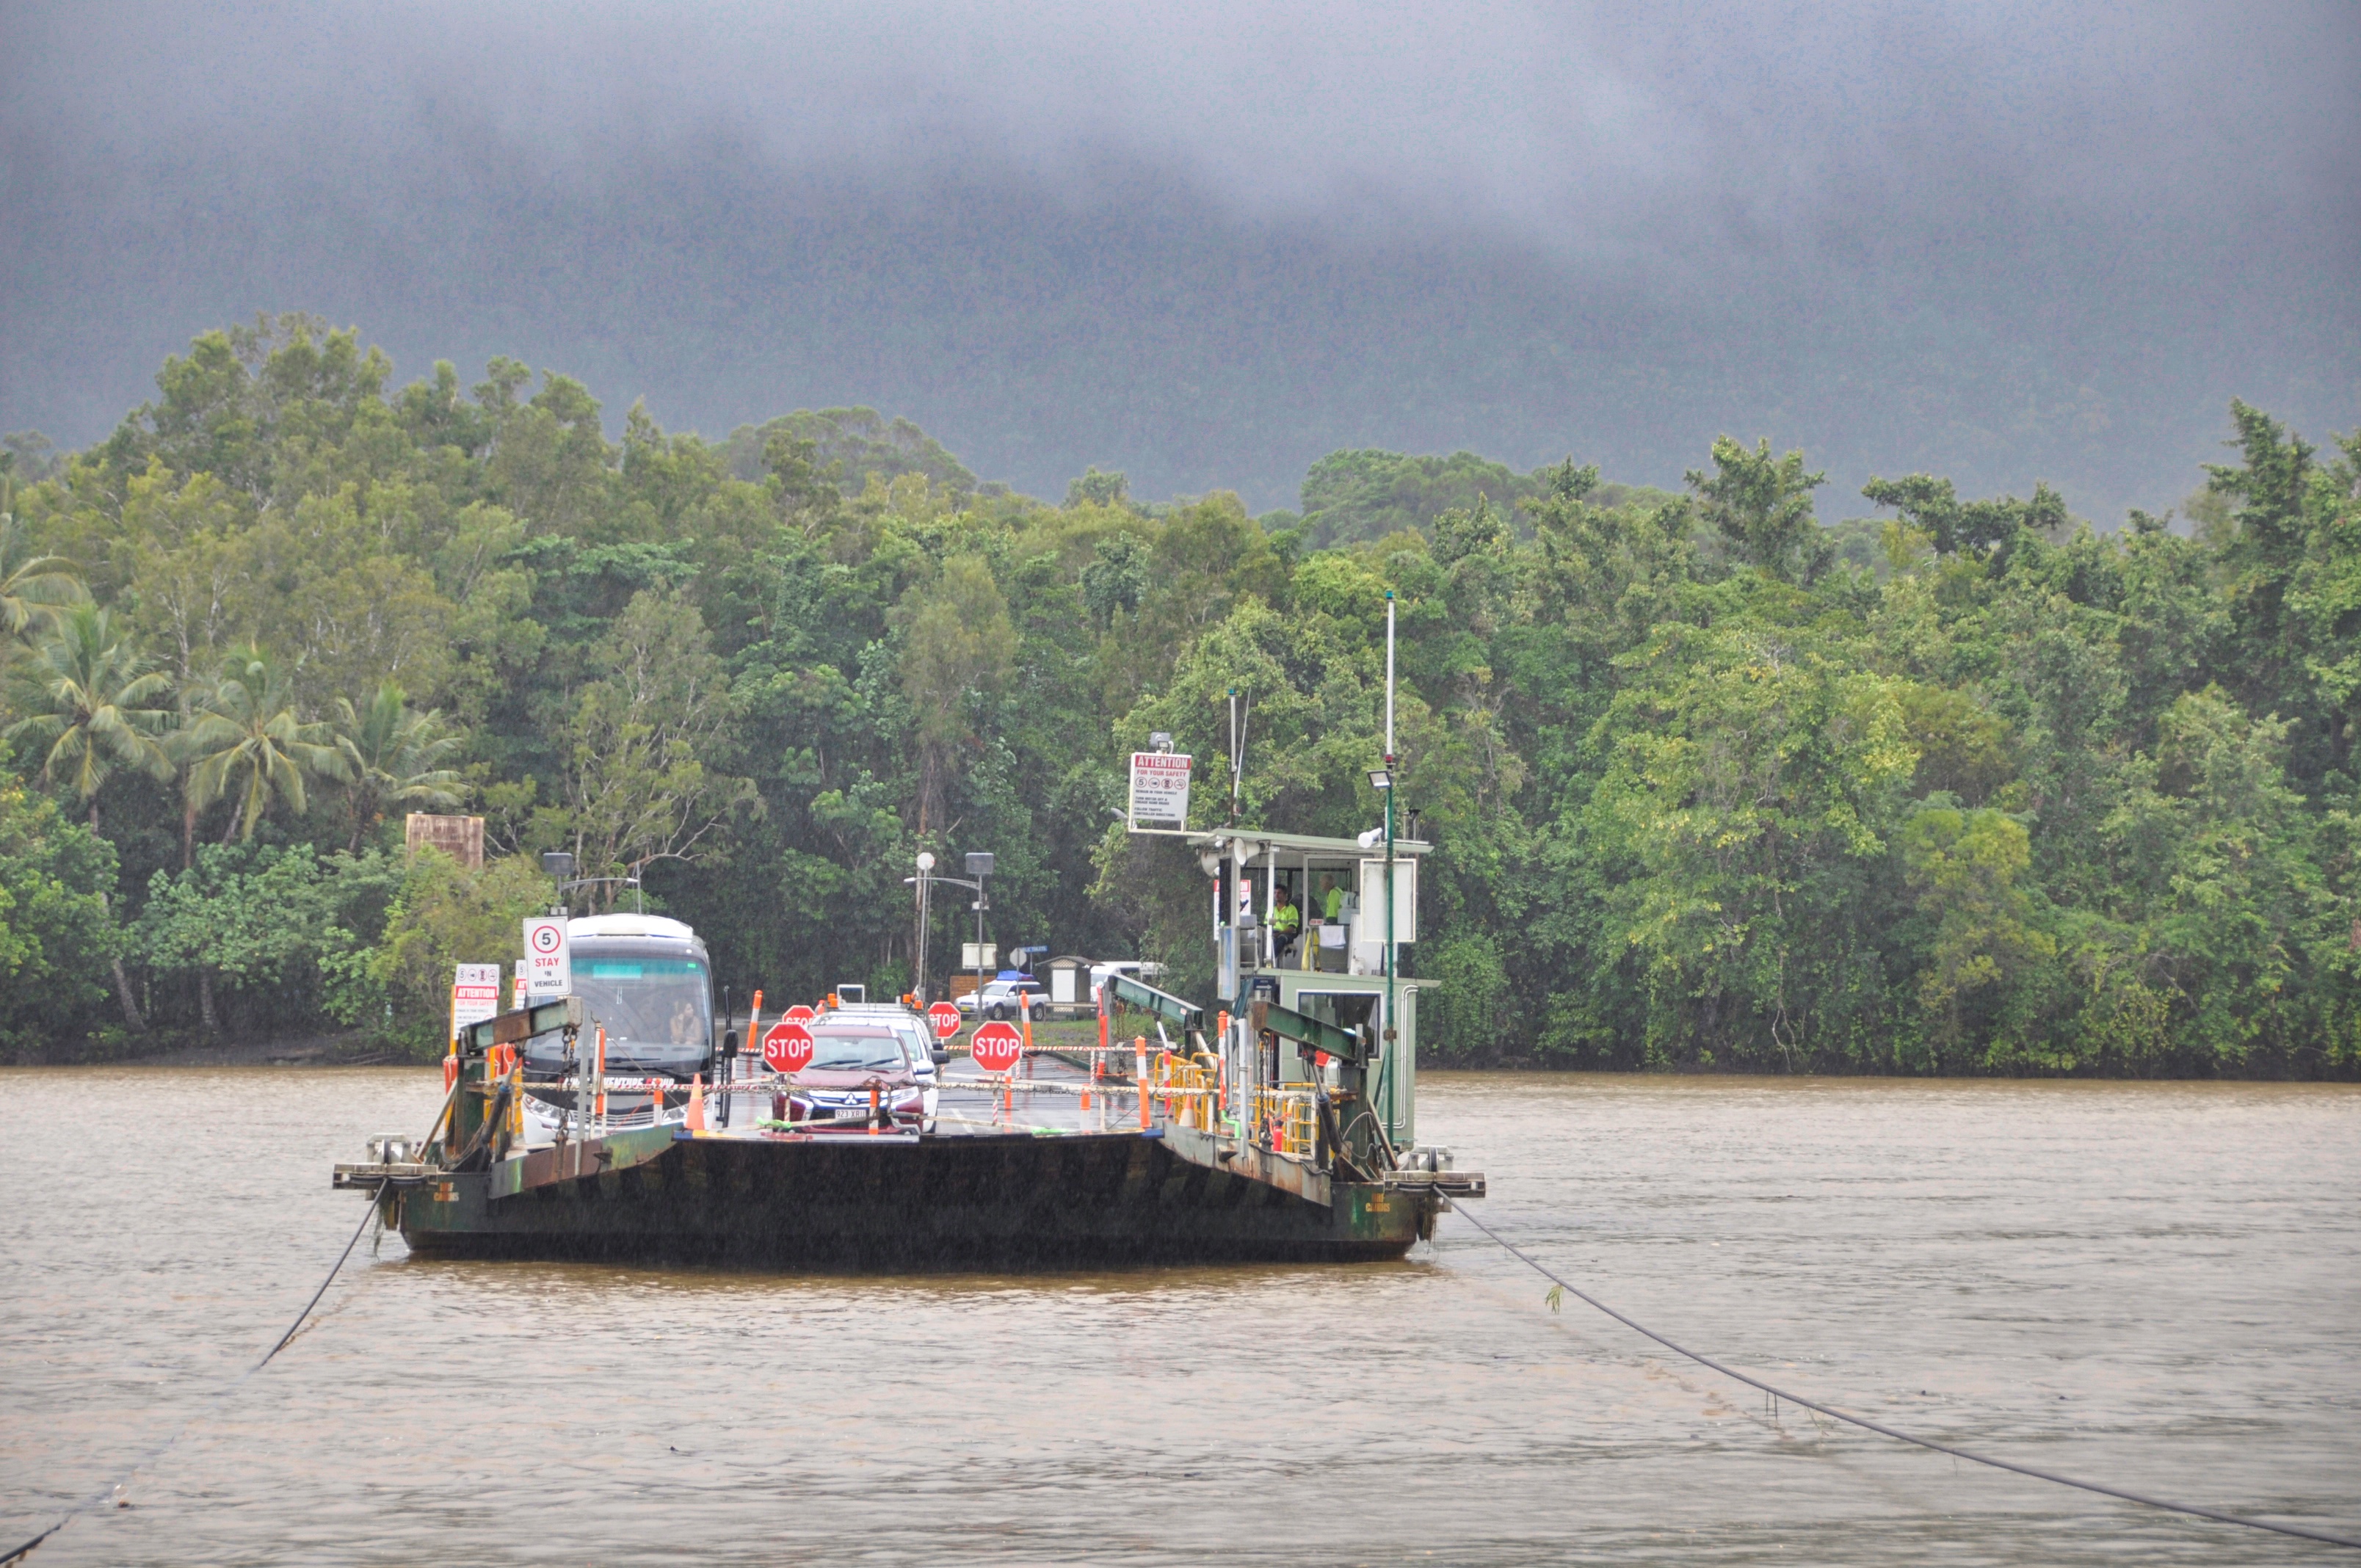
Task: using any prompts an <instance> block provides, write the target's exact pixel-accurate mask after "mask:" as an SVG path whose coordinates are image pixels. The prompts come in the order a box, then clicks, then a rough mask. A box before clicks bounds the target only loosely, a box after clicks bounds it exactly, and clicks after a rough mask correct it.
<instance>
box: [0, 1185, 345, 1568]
mask: <svg viewBox="0 0 2361 1568" xmlns="http://www.w3.org/2000/svg"><path fill="white" fill-rule="evenodd" d="M387 1185H388V1184H387V1183H385V1182H382V1181H380V1182H379V1183H378V1188H377V1191H376V1192H374V1193H373V1194H371V1195H370V1198H369V1206H368V1212H366V1213H364V1214H362V1215H361V1223H359V1224H357V1225H356V1226H354V1227H353V1234H352V1236H351V1239H349V1240H347V1241H346V1243H345V1250H344V1251H342V1252H340V1253H338V1254H337V1255H336V1261H335V1263H334V1264H332V1265H330V1266H329V1268H328V1274H327V1277H326V1278H324V1279H323V1280H321V1281H320V1288H318V1289H317V1290H314V1291H313V1292H312V1299H310V1300H308V1301H306V1302H304V1303H303V1310H302V1311H300V1312H298V1313H296V1314H295V1321H293V1322H291V1323H290V1324H288V1325H287V1332H285V1333H283V1334H280V1336H279V1338H278V1341H277V1342H276V1343H273V1344H272V1345H271V1347H270V1348H269V1350H266V1351H264V1352H263V1353H262V1359H261V1360H259V1361H258V1362H256V1363H255V1364H254V1365H251V1366H249V1367H247V1369H246V1370H245V1371H244V1372H241V1373H239V1374H238V1375H237V1376H236V1378H235V1379H234V1380H233V1381H231V1382H230V1383H228V1384H227V1385H225V1387H222V1388H220V1389H219V1390H217V1391H216V1392H215V1393H214V1396H213V1398H210V1399H207V1400H206V1401H205V1402H204V1404H203V1406H202V1407H201V1408H200V1409H198V1410H197V1411H196V1412H195V1413H194V1414H193V1415H192V1416H190V1417H189V1419H188V1420H184V1421H182V1422H181V1424H180V1425H179V1426H178V1427H176V1428H174V1429H173V1431H172V1434H171V1435H170V1437H167V1438H165V1439H164V1440H163V1441H162V1442H159V1443H157V1444H156V1445H155V1446H154V1447H152V1448H150V1449H148V1451H147V1452H146V1453H142V1454H141V1455H140V1456H139V1457H138V1458H137V1459H135V1460H133V1461H132V1462H131V1463H130V1464H128V1465H126V1467H125V1468H124V1471H123V1474H122V1475H119V1476H117V1477H116V1478H115V1479H114V1480H112V1481H109V1482H108V1483H107V1484H106V1485H105V1486H102V1487H100V1488H99V1489H98V1490H97V1491H95V1492H93V1493H92V1494H91V1495H90V1496H89V1497H84V1498H83V1499H82V1501H81V1502H79V1503H76V1504H75V1505H74V1506H73V1507H71V1508H68V1509H67V1510H66V1511H65V1512H64V1513H63V1514H61V1515H60V1516H59V1519H58V1522H57V1523H55V1524H53V1525H51V1526H50V1527H49V1529H47V1530H43V1531H41V1533H40V1534H38V1535H37V1536H35V1537H33V1539H32V1540H30V1541H27V1542H25V1544H23V1545H22V1546H19V1547H17V1548H16V1550H15V1551H13V1552H8V1553H6V1554H5V1555H0V1568H8V1564H10V1563H19V1562H22V1561H23V1560H24V1559H25V1557H26V1555H27V1553H29V1552H31V1551H32V1550H33V1549H34V1548H35V1547H37V1546H38V1545H40V1544H41V1542H43V1541H47V1540H49V1537H51V1536H53V1535H55V1534H57V1533H58V1531H60V1530H63V1529H65V1528H66V1526H68V1525H70V1524H71V1523H72V1522H73V1521H74V1520H75V1519H77V1518H79V1517H80V1516H82V1514H85V1513H88V1512H89V1511H90V1510H91V1509H93V1508H96V1507H98V1505H99V1504H101V1503H103V1502H104V1501H105V1500H106V1499H107V1498H108V1497H111V1496H113V1495H114V1494H115V1492H117V1491H119V1490H121V1489H122V1487H123V1486H125V1485H126V1483H128V1482H129V1481H130V1479H131V1477H133V1476H134V1475H137V1474H139V1472H140V1471H142V1470H145V1469H146V1468H148V1466H149V1465H150V1464H155V1463H156V1461H157V1460H159V1459H160V1458H162V1457H163V1456H164V1454H165V1453H166V1451H168V1450H169V1449H170V1448H171V1446H172V1445H173V1444H174V1443H176V1442H180V1441H181V1439H182V1438H183V1437H186V1436H187V1435H188V1433H189V1429H190V1428H191V1427H192V1426H194V1425H196V1424H197V1422H198V1421H199V1420H203V1418H204V1417H205V1416H206V1415H207V1414H209V1413H210V1412H211V1411H212V1410H213V1409H214V1406H216V1405H218V1404H220V1403H221V1402H222V1401H223V1400H224V1399H226V1398H229V1397H230V1396H231V1395H232V1394H235V1393H236V1392H237V1391H238V1390H239V1389H240V1388H242V1387H245V1386H246V1384H247V1379H248V1378H251V1377H252V1376H254V1375H255V1374H256V1373H258V1372H259V1371H261V1370H262V1369H263V1368H264V1367H266V1366H268V1365H270V1358H271V1357H272V1356H274V1355H277V1354H279V1353H280V1351H282V1350H285V1349H286V1348H287V1344H288V1342H289V1341H291V1340H292V1339H293V1338H294V1337H295V1331H296V1330H298V1329H300V1328H302V1326H303V1323H304V1320H306V1319H308V1318H309V1317H311V1315H312V1309H313V1308H314V1307H316V1306H318V1305H319V1304H320V1298H321V1297H323V1296H325V1295H326V1294H327V1293H328V1287H329V1286H330V1285H332V1284H334V1283H335V1278H336V1276H337V1275H338V1274H340V1273H342V1272H343V1271H344V1266H345V1261H346V1259H347V1258H349V1257H351V1256H352V1255H353V1248H354V1247H356V1246H357V1245H360V1239H361V1233H362V1232H364V1231H366V1230H368V1226H369V1222H370V1221H371V1220H373V1219H375V1218H376V1217H377V1206H378V1203H379V1201H380V1200H382V1199H383V1198H384V1197H385V1190H386V1187H387Z"/></svg>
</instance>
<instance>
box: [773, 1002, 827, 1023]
mask: <svg viewBox="0 0 2361 1568" xmlns="http://www.w3.org/2000/svg"><path fill="white" fill-rule="evenodd" d="M782 1016H783V1017H785V1020H786V1021H787V1022H788V1023H790V1024H808V1023H810V1022H811V1021H812V1020H813V1019H815V1018H817V1017H818V1016H819V1014H817V1013H815V1012H813V1011H812V1010H811V1009H810V1008H808V1007H807V1006H805V1005H804V1004H803V1003H800V1002H798V1003H796V1004H795V1005H794V1006H793V1007H790V1008H788V1009H787V1010H786V1012H785V1014H782Z"/></svg>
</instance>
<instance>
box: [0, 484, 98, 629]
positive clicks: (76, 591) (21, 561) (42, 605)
mask: <svg viewBox="0 0 2361 1568" xmlns="http://www.w3.org/2000/svg"><path fill="white" fill-rule="evenodd" d="M88 598H90V595H89V593H88V592H87V591H86V590H85V589H84V588H83V587H82V569H81V568H80V567H78V566H76V565H74V564H73V563H72V562H71V561H69V560H67V559H66V558H65V557H64V556H62V555H42V554H36V553H35V552H34V549H33V538H32V535H31V534H30V533H29V532H27V531H26V528H25V525H24V524H23V523H22V522H21V521H18V520H17V518H16V483H15V481H13V480H11V479H8V478H5V477H0V634H5V635H6V636H9V637H17V636H21V635H23V634H24V633H25V632H26V631H27V630H28V629H30V628H32V627H33V626H35V625H36V624H37V623H39V622H42V621H54V620H56V619H57V618H58V612H59V609H60V607H61V606H64V605H70V604H76V603H80V602H82V601H85V600H87V599H88Z"/></svg>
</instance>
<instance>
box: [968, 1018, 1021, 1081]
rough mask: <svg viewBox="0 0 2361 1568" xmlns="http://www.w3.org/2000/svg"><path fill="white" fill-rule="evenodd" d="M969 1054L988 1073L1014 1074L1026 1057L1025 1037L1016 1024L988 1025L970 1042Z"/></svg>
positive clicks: (976, 1033) (979, 1030) (978, 1031)
mask: <svg viewBox="0 0 2361 1568" xmlns="http://www.w3.org/2000/svg"><path fill="white" fill-rule="evenodd" d="M967 1049H968V1054H969V1055H970V1056H972V1057H973V1058H975V1065H976V1066H978V1067H980V1068H982V1069H983V1070H984V1071H986V1072H1012V1071H1014V1070H1016V1063H1017V1062H1018V1060H1019V1059H1021V1058H1023V1057H1024V1055H1025V1036H1022V1035H1019V1034H1018V1033H1017V1032H1016V1025H1014V1024H1000V1023H994V1024H986V1025H984V1026H983V1028H981V1029H978V1030H977V1031H976V1032H975V1038H974V1039H972V1040H970V1041H969V1042H968V1047H967Z"/></svg>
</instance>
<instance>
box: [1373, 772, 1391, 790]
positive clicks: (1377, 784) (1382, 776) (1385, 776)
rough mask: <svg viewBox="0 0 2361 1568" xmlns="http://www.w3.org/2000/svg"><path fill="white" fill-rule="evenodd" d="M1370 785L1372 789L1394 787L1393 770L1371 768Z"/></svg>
mask: <svg viewBox="0 0 2361 1568" xmlns="http://www.w3.org/2000/svg"><path fill="white" fill-rule="evenodd" d="M1369 787H1370V788H1371V789H1391V788H1393V787H1394V775H1393V772H1392V770H1391V769H1389V768H1371V769H1370V770H1369Z"/></svg>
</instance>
